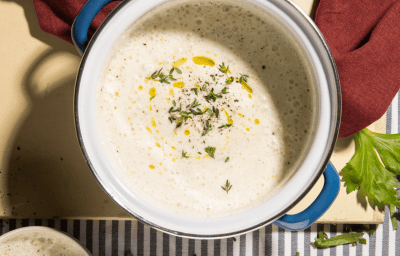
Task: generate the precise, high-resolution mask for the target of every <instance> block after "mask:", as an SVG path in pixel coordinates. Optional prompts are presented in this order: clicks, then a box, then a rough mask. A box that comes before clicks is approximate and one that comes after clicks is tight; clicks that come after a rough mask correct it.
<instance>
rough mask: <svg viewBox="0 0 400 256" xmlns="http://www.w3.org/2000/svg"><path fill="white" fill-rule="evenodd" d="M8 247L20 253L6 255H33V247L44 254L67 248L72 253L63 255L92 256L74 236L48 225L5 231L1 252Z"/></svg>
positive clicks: (0, 239) (1, 239)
mask: <svg viewBox="0 0 400 256" xmlns="http://www.w3.org/2000/svg"><path fill="white" fill-rule="evenodd" d="M9 246H10V247H9ZM6 248H9V249H11V251H12V252H15V250H18V251H19V252H18V254H6V255H19V256H23V255H32V254H30V253H29V251H30V252H32V250H33V249H35V250H40V251H41V253H43V255H60V253H59V250H60V249H63V248H67V249H68V250H70V252H71V253H70V254H62V255H77V256H78V255H79V256H91V254H90V252H89V251H88V250H87V249H86V248H84V247H83V246H82V245H80V244H79V243H78V242H77V241H76V240H75V239H74V238H72V237H70V236H68V235H67V234H64V233H63V232H61V231H58V230H56V229H53V228H48V227H36V226H31V227H24V228H18V229H15V230H13V231H10V232H7V233H5V234H3V235H2V236H0V254H1V253H5V251H2V250H3V249H6ZM63 252H65V251H63ZM1 255H4V254H1ZM38 255H39V254H38ZM41 255H42V254H41Z"/></svg>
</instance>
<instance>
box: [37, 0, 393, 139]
mask: <svg viewBox="0 0 400 256" xmlns="http://www.w3.org/2000/svg"><path fill="white" fill-rule="evenodd" d="M119 2H120V1H115V2H113V3H111V4H109V5H107V6H106V7H105V8H103V10H102V11H101V12H100V13H99V14H98V15H97V16H96V18H95V20H94V21H93V22H92V25H91V27H90V31H89V34H92V33H93V32H94V31H95V30H96V28H97V27H98V26H99V25H100V24H101V22H102V21H103V20H104V18H105V17H106V16H107V14H108V13H109V12H110V11H111V10H112V9H113V8H114V7H115V6H116V5H117V4H118V3H119ZM33 3H34V5H35V9H36V14H37V17H38V20H39V24H40V27H41V28H42V29H43V31H45V32H48V33H51V34H53V35H55V36H57V37H59V38H61V39H63V40H65V41H68V42H70V43H72V40H71V25H72V23H73V21H74V19H75V17H76V15H77V14H78V12H79V10H80V9H81V8H82V6H83V5H84V4H85V3H86V0H58V1H54V0H33ZM315 23H316V24H317V26H318V27H319V29H320V30H321V32H322V34H323V36H324V37H325V39H326V41H327V43H328V46H329V47H330V49H331V51H332V55H333V57H334V59H335V62H336V65H337V68H338V71H339V77H340V82H341V90H342V95H343V104H342V106H343V115H342V120H341V126H340V132H339V137H347V136H350V135H352V134H354V133H357V132H358V131H360V130H362V129H363V128H365V127H367V126H368V125H370V124H371V123H373V122H375V121H376V120H378V119H379V118H380V117H381V116H382V115H383V114H384V113H385V112H386V110H387V108H388V107H389V105H390V103H391V101H392V100H393V98H394V96H395V95H396V93H397V92H398V90H399V88H400V0H320V3H319V5H318V7H317V10H316V14H315Z"/></svg>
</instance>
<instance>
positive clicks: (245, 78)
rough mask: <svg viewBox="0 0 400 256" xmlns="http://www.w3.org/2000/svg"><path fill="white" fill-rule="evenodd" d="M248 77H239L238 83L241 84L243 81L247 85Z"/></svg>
mask: <svg viewBox="0 0 400 256" xmlns="http://www.w3.org/2000/svg"><path fill="white" fill-rule="evenodd" d="M248 77H249V76H248V75H240V78H239V83H242V81H245V82H246V83H247V78H248Z"/></svg>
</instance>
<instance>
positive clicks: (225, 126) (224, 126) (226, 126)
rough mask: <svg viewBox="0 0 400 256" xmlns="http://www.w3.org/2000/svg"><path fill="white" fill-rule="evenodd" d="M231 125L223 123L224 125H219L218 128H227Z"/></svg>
mask: <svg viewBox="0 0 400 256" xmlns="http://www.w3.org/2000/svg"><path fill="white" fill-rule="evenodd" d="M231 126H232V125H231V124H224V125H221V126H219V127H218V128H228V127H231Z"/></svg>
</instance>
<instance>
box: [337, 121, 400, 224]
mask: <svg viewBox="0 0 400 256" xmlns="http://www.w3.org/2000/svg"><path fill="white" fill-rule="evenodd" d="M354 142H355V145H356V151H355V154H354V156H353V157H352V158H351V160H350V161H349V162H348V163H347V164H346V166H345V167H344V168H343V169H342V175H343V181H344V182H345V183H344V185H345V186H346V191H347V194H349V193H350V192H352V191H354V190H360V191H361V192H363V193H364V194H366V196H367V197H368V200H369V201H370V202H373V203H374V204H375V205H377V206H378V207H382V206H383V205H387V206H389V208H390V209H391V216H392V217H393V216H394V215H393V212H394V211H395V207H397V208H400V202H399V199H398V198H397V191H396V189H395V188H398V187H399V186H398V184H397V179H396V174H400V134H390V135H388V134H380V133H375V132H372V131H370V130H368V129H364V130H362V131H360V132H358V133H357V134H355V135H354ZM381 161H382V162H381ZM382 163H383V164H382ZM392 220H395V218H392ZM393 229H397V221H393Z"/></svg>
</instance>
